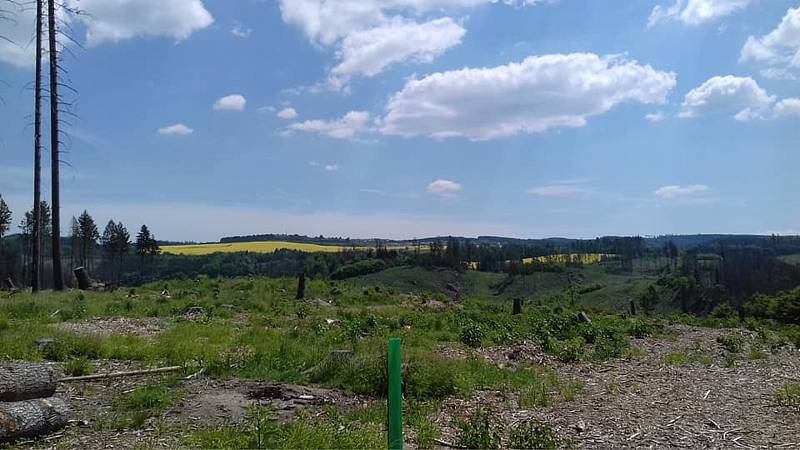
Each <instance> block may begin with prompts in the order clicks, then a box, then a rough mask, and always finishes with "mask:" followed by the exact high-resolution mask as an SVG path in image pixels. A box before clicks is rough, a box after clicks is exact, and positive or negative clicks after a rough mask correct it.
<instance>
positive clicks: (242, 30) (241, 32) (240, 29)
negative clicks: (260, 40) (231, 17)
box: [231, 22, 253, 39]
mask: <svg viewBox="0 0 800 450" xmlns="http://www.w3.org/2000/svg"><path fill="white" fill-rule="evenodd" d="M252 32H253V30H252V29H250V28H248V27H246V26H244V25H242V24H241V23H239V22H236V24H235V25H234V26H233V28H231V34H232V35H234V36H236V37H238V38H242V39H247V38H249V37H250V34H251V33H252Z"/></svg>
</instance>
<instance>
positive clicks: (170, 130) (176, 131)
mask: <svg viewBox="0 0 800 450" xmlns="http://www.w3.org/2000/svg"><path fill="white" fill-rule="evenodd" d="M192 133H194V129H192V128H189V127H187V126H186V125H184V124H182V123H177V124H175V125H170V126H168V127H164V128H159V129H158V134H160V135H162V136H188V135H190V134H192Z"/></svg>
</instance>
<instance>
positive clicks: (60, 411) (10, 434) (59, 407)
mask: <svg viewBox="0 0 800 450" xmlns="http://www.w3.org/2000/svg"><path fill="white" fill-rule="evenodd" d="M68 420H69V408H68V407H67V404H66V403H65V402H64V400H62V399H60V398H58V397H50V398H37V399H35V400H25V401H22V402H11V403H0V443H2V442H11V441H14V440H16V439H20V438H32V437H37V436H41V435H44V434H48V433H52V432H54V431H58V430H60V429H62V428H64V427H65V426H66V425H67V421H68Z"/></svg>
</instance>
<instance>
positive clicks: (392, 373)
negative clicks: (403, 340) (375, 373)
mask: <svg viewBox="0 0 800 450" xmlns="http://www.w3.org/2000/svg"><path fill="white" fill-rule="evenodd" d="M388 362H389V399H388V400H389V401H388V408H389V411H388V413H389V414H388V418H389V450H403V392H402V389H401V385H402V358H401V357H400V339H398V338H391V339H389V355H388Z"/></svg>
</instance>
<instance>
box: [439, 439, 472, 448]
mask: <svg viewBox="0 0 800 450" xmlns="http://www.w3.org/2000/svg"><path fill="white" fill-rule="evenodd" d="M433 442H435V443H437V444H439V445H442V446H445V447H450V448H468V447H462V446H460V445H456V444H451V443H450V442H447V441H443V440H441V439H434V440H433Z"/></svg>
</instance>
